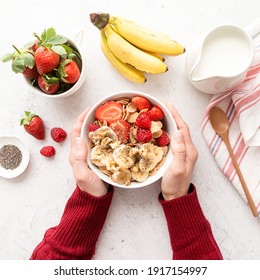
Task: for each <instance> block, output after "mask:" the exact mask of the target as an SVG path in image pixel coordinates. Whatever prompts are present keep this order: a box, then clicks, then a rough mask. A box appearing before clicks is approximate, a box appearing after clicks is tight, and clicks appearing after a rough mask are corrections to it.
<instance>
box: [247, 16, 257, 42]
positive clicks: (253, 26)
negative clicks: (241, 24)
mask: <svg viewBox="0 0 260 280" xmlns="http://www.w3.org/2000/svg"><path fill="white" fill-rule="evenodd" d="M244 30H245V32H247V33H248V35H250V36H251V37H252V38H254V37H256V35H258V34H259V33H260V18H258V19H256V20H255V21H253V22H252V23H251V24H249V25H248V26H246V27H245V29H244Z"/></svg>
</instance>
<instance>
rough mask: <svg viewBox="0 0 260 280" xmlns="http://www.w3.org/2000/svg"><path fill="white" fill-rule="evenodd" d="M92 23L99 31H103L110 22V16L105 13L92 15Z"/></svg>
mask: <svg viewBox="0 0 260 280" xmlns="http://www.w3.org/2000/svg"><path fill="white" fill-rule="evenodd" d="M90 21H91V23H93V24H94V25H95V26H96V27H97V28H98V29H100V30H101V29H103V28H104V27H105V26H106V25H107V24H108V22H109V14H105V13H92V14H90Z"/></svg>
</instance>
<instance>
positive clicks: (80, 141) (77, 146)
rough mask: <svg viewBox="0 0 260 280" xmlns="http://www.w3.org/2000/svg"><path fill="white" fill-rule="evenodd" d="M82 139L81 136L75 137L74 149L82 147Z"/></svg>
mask: <svg viewBox="0 0 260 280" xmlns="http://www.w3.org/2000/svg"><path fill="white" fill-rule="evenodd" d="M82 143H83V142H82V139H81V137H77V138H76V149H77V150H81V148H82Z"/></svg>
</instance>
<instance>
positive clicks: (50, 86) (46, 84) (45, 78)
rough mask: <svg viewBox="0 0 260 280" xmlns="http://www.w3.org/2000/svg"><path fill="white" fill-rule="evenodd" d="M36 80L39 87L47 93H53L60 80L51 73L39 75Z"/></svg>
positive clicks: (58, 86)
mask: <svg viewBox="0 0 260 280" xmlns="http://www.w3.org/2000/svg"><path fill="white" fill-rule="evenodd" d="M37 81H38V86H39V88H40V89H41V90H42V91H43V92H45V93H47V94H54V93H56V92H57V91H58V90H59V88H60V80H59V79H58V78H57V77H55V76H52V75H51V74H43V75H39V76H38V79H37Z"/></svg>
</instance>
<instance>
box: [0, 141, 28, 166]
mask: <svg viewBox="0 0 260 280" xmlns="http://www.w3.org/2000/svg"><path fill="white" fill-rule="evenodd" d="M22 158H23V155H22V152H21V151H20V149H19V148H18V147H16V146H15V145H9V144H8V145H4V146H3V147H2V148H1V149H0V165H1V166H2V167H3V168H5V169H11V170H13V169H15V168H17V167H18V166H19V165H20V163H21V162H22Z"/></svg>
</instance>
